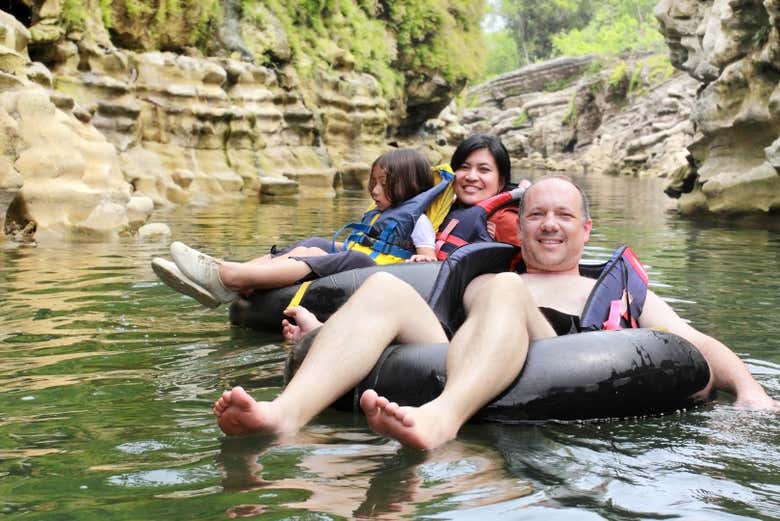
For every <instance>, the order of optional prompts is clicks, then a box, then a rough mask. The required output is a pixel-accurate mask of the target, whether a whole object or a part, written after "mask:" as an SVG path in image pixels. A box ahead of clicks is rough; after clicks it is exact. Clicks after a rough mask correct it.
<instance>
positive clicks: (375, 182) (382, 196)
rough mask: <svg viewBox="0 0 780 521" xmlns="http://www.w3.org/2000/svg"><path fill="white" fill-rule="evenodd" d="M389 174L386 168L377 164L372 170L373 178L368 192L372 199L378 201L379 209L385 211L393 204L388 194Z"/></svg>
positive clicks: (369, 183)
mask: <svg viewBox="0 0 780 521" xmlns="http://www.w3.org/2000/svg"><path fill="white" fill-rule="evenodd" d="M386 183H387V174H386V173H385V171H384V170H382V169H381V168H379V167H378V166H375V167H374V169H373V170H372V171H371V179H370V180H369V182H368V193H369V194H370V195H371V199H373V200H374V203H376V207H377V209H379V211H380V212H383V211H385V210H387V209H388V208H390V206H392V204H393V203H392V202H391V201H390V198H389V197H388V195H387V184H386Z"/></svg>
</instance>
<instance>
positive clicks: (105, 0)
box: [100, 0, 113, 29]
mask: <svg viewBox="0 0 780 521" xmlns="http://www.w3.org/2000/svg"><path fill="white" fill-rule="evenodd" d="M100 17H101V18H102V19H103V25H104V26H106V29H111V25H112V24H113V16H112V13H111V0H100Z"/></svg>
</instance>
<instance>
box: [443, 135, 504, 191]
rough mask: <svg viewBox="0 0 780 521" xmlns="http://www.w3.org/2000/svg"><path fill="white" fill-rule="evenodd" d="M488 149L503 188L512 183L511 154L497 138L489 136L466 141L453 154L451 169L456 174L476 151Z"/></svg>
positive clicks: (474, 137) (478, 136) (469, 138)
mask: <svg viewBox="0 0 780 521" xmlns="http://www.w3.org/2000/svg"><path fill="white" fill-rule="evenodd" d="M483 148H487V149H488V152H490V155H491V156H493V159H494V160H495V162H496V166H497V167H498V177H499V179H500V180H501V188H502V189H503V187H504V186H506V184H507V183H508V182H509V181H510V177H511V174H512V164H511V162H510V161H509V152H507V151H506V147H505V146H504V144H503V143H502V142H501V140H500V139H498V138H497V137H495V136H489V135H487V134H474V135H473V136H469V137H467V138H466V139H464V140H463V141H462V142H461V144H460V145H458V148H456V149H455V152H453V153H452V159H450V167H452V171H453V172H455V171H456V170H458V168H460V167H461V166H462V165H463V163H465V162H466V159H468V157H469V156H470V155H471V153H472V152H474V151H475V150H481V149H483Z"/></svg>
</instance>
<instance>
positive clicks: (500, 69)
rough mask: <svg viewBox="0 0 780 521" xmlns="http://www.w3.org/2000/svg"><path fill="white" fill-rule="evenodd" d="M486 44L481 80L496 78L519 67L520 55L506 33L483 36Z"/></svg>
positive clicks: (497, 32) (515, 44)
mask: <svg viewBox="0 0 780 521" xmlns="http://www.w3.org/2000/svg"><path fill="white" fill-rule="evenodd" d="M485 43H486V44H487V64H486V66H485V75H484V78H483V79H485V80H486V79H489V78H492V77H494V76H498V75H499V74H502V73H504V72H508V71H512V70H515V69H517V68H518V67H519V66H520V54H519V53H518V52H517V43H516V42H515V40H514V38H512V36H511V35H510V34H509V32H508V31H496V32H493V33H488V34H486V35H485Z"/></svg>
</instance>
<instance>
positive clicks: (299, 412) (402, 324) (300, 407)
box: [214, 273, 447, 434]
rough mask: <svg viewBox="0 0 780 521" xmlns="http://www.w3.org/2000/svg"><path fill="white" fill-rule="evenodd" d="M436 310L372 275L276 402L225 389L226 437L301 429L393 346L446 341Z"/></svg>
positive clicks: (222, 416)
mask: <svg viewBox="0 0 780 521" xmlns="http://www.w3.org/2000/svg"><path fill="white" fill-rule="evenodd" d="M446 340H447V337H446V335H445V334H444V331H443V330H442V328H441V325H440V324H439V321H438V320H437V319H436V316H435V315H434V313H433V311H431V309H430V308H429V307H428V305H427V304H426V303H425V301H424V300H423V299H422V298H421V297H420V296H419V295H418V294H417V292H416V291H415V290H414V289H413V288H412V287H411V286H409V285H408V284H406V283H404V282H402V281H401V280H399V279H397V278H395V277H393V276H392V275H388V274H387V273H377V274H375V275H372V276H371V277H369V278H368V280H366V282H365V283H364V284H363V285H362V286H361V287H360V288H359V289H358V290H357V291H356V292H355V294H354V295H353V296H352V297H351V298H350V299H349V300H348V301H347V302H346V303H345V304H344V305H343V306H342V307H341V309H339V310H338V311H337V312H336V313H335V314H334V315H333V316H332V317H331V318H330V319H329V320H328V321H327V322H326V323H325V325H323V326H322V329H321V330H320V332H319V334H318V335H317V339H316V340H315V341H314V343H313V344H312V347H311V350H310V351H309V353H308V355H307V356H306V358H305V360H304V361H303V363H302V364H301V367H300V368H299V369H298V372H297V373H296V374H295V376H294V377H293V379H292V380H291V381H290V383H289V384H288V385H287V387H286V388H285V389H284V391H282V393H281V394H280V395H279V396H278V397H277V398H276V399H275V400H273V401H271V402H256V401H255V400H253V399H252V398H251V397H250V396H249V395H248V394H246V392H245V391H244V390H243V389H241V388H238V387H236V388H234V389H233V390H231V391H226V392H225V393H223V395H222V397H220V398H219V399H218V400H217V401H216V402H215V403H214V414H215V415H216V416H217V422H218V423H219V426H220V428H221V429H222V430H223V431H224V432H225V433H226V434H248V433H251V432H264V433H284V432H291V431H295V430H297V429H299V428H300V427H301V426H303V425H304V424H306V423H307V422H308V421H309V420H311V419H312V418H313V417H314V416H315V415H317V414H318V413H319V412H320V411H322V410H323V409H324V408H325V407H327V406H328V405H330V404H331V403H333V402H334V401H335V400H336V399H337V398H338V397H339V396H341V395H342V394H344V392H346V391H347V390H348V389H351V388H352V387H354V386H355V385H357V383H358V382H360V380H362V379H363V378H364V377H365V376H366V375H367V374H368V372H369V371H370V370H371V368H372V367H373V366H374V364H375V363H376V361H377V360H378V359H379V356H380V355H381V354H382V351H383V350H384V349H385V348H386V347H387V346H388V345H390V344H391V343H393V342H394V341H395V342H404V343H414V342H446Z"/></svg>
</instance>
